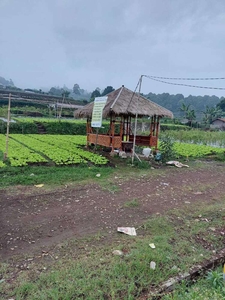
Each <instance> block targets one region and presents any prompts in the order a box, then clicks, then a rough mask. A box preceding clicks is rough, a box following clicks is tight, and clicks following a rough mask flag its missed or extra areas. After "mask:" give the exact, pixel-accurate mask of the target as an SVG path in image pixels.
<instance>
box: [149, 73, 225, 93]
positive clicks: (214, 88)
mask: <svg viewBox="0 0 225 300" xmlns="http://www.w3.org/2000/svg"><path fill="white" fill-rule="evenodd" d="M143 76H144V77H147V78H149V79H151V80H154V81H158V82H162V83H166V84H171V85H180V86H186V87H193V88H199V89H210V90H225V88H223V87H210V86H199V85H191V84H185V83H175V82H167V81H164V80H160V79H156V78H155V77H151V76H147V75H143Z"/></svg>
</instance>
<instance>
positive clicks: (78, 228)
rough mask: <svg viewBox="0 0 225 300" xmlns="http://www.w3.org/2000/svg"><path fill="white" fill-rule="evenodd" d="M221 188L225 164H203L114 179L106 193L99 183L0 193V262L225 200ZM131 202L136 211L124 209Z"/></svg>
mask: <svg viewBox="0 0 225 300" xmlns="http://www.w3.org/2000/svg"><path fill="white" fill-rule="evenodd" d="M224 183H225V164H219V163H205V164H204V165H203V166H202V167H201V168H200V169H197V168H189V169H177V168H175V167H167V168H166V169H165V170H163V171H161V170H160V171H158V170H151V172H149V171H146V174H145V175H143V176H142V177H140V178H137V179H131V180H126V181H124V180H121V179H120V178H119V177H116V178H114V183H113V186H109V188H108V190H107V189H103V188H102V187H101V186H100V185H98V184H91V185H85V186H82V185H80V186H78V185H77V186H73V187H64V188H63V189H62V188H60V189H58V190H52V191H43V190H42V189H41V188H39V189H36V190H35V191H34V190H33V188H30V187H17V188H16V189H15V192H14V193H12V192H10V191H9V190H1V191H0V254H1V258H2V260H6V259H8V258H13V257H14V256H15V255H18V254H22V253H23V254H28V255H32V254H34V253H37V252H40V251H48V250H49V249H50V248H51V247H54V246H55V245H57V244H59V243H63V242H64V241H65V240H66V239H68V238H73V239H77V238H80V237H84V236H87V235H93V234H96V233H98V232H103V233H105V234H110V235H113V234H116V228H117V226H136V225H137V224H141V223H142V222H143V221H145V220H146V219H147V218H149V216H151V215H152V214H155V213H164V212H166V211H167V210H169V209H171V208H174V207H178V206H184V205H189V204H190V203H193V202H205V203H207V202H208V201H211V200H212V199H215V200H216V199H222V197H223V198H225V196H224V195H225V184H224ZM37 190H38V191H37ZM113 190H115V192H112V191H113ZM37 193H39V194H37ZM132 200H135V201H136V202H138V206H136V207H126V205H125V204H128V206H129V203H128V202H129V201H132Z"/></svg>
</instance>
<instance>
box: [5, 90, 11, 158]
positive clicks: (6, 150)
mask: <svg viewBox="0 0 225 300" xmlns="http://www.w3.org/2000/svg"><path fill="white" fill-rule="evenodd" d="M10 107H11V93H10V94H9V103H8V117H7V130H6V147H5V153H4V160H6V159H7V157H8V148H9V124H10Z"/></svg>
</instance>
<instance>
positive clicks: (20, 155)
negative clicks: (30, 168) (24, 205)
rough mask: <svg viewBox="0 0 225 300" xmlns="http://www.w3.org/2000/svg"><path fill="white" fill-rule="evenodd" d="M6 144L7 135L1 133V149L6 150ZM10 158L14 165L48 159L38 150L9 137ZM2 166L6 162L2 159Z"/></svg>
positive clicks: (41, 161)
mask: <svg viewBox="0 0 225 300" xmlns="http://www.w3.org/2000/svg"><path fill="white" fill-rule="evenodd" d="M4 144H5V136H4V135H0V151H2V152H3V151H5V149H3V145H4ZM8 158H9V161H10V165H11V166H12V167H21V166H26V165H28V164H29V163H45V162H47V160H46V159H45V158H44V157H43V156H41V155H40V154H38V153H37V152H35V151H33V150H32V149H29V148H27V147H24V146H23V145H21V144H20V143H18V142H17V141H14V140H13V139H9V145H8ZM0 167H5V164H4V163H3V162H1V161H0Z"/></svg>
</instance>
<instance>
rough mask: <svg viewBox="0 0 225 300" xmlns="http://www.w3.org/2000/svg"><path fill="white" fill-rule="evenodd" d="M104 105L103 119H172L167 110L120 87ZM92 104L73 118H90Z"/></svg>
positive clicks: (109, 96)
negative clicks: (155, 117) (127, 117)
mask: <svg viewBox="0 0 225 300" xmlns="http://www.w3.org/2000/svg"><path fill="white" fill-rule="evenodd" d="M107 96H108V99H107V102H106V105H105V107H104V109H103V118H107V117H110V116H112V115H114V116H124V115H126V116H131V117H133V116H135V115H136V113H137V114H138V117H143V116H159V117H169V118H173V113H172V112H171V111H169V110H168V109H166V108H164V107H162V106H160V105H158V104H156V103H154V102H152V101H151V100H148V99H146V98H145V97H143V96H141V95H140V97H139V99H138V94H137V93H134V92H132V91H131V90H129V89H127V88H126V87H124V86H122V87H120V88H119V89H117V90H115V91H113V92H111V93H109V94H108V95H107ZM93 106H94V102H91V103H89V104H87V105H85V106H84V107H83V108H81V109H78V110H77V111H75V114H74V116H75V117H80V118H84V117H87V118H91V116H92V111H93Z"/></svg>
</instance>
